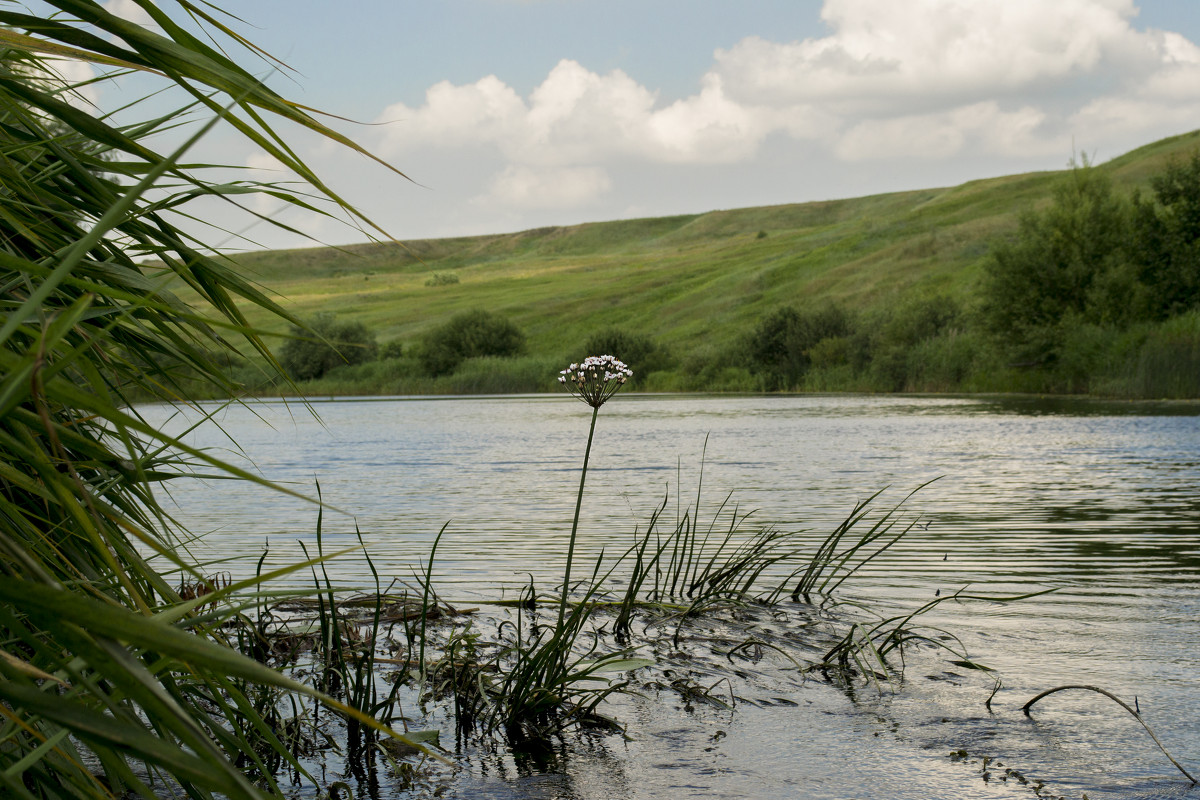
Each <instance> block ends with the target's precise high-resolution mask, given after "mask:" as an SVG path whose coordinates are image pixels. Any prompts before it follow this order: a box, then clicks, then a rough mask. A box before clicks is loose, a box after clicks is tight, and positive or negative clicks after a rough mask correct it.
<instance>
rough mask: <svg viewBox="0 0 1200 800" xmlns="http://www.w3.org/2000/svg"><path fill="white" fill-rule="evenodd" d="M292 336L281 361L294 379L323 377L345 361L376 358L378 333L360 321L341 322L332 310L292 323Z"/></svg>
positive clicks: (355, 362)
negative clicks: (305, 321) (301, 322)
mask: <svg viewBox="0 0 1200 800" xmlns="http://www.w3.org/2000/svg"><path fill="white" fill-rule="evenodd" d="M291 335H292V338H290V339H288V340H287V342H285V343H284V345H283V347H281V348H280V350H279V363H280V365H281V366H282V367H283V368H284V370H286V371H287V374H288V375H289V376H291V377H292V378H293V379H294V380H298V381H310V380H314V379H316V378H320V377H321V376H322V375H324V374H325V373H326V372H328V371H329V370H331V369H333V368H334V367H337V366H341V365H342V364H361V363H363V362H364V361H371V360H372V359H374V358H375V355H376V352H377V349H378V348H377V346H376V344H375V336H374V335H373V334H372V333H371V332H370V331H369V330H367V326H366V325H364V324H363V323H361V322H353V321H351V322H339V321H338V320H337V318H336V317H334V315H333V314H318V315H317V316H316V317H314V318H313V319H312V320H310V321H309V322H308V323H307V324H306V325H304V326H303V327H301V326H293V327H292V330H291Z"/></svg>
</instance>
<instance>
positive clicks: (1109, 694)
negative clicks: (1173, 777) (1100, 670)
mask: <svg viewBox="0 0 1200 800" xmlns="http://www.w3.org/2000/svg"><path fill="white" fill-rule="evenodd" d="M1072 689H1078V690H1082V691H1087V692H1095V693H1096V694H1100V695H1103V696H1104V697H1107V698H1108V699H1109V700H1112V701H1113V702H1114V703H1116V704H1117V705H1119V706H1120V707H1121V708H1123V709H1125V710H1126V711H1128V712H1129V713H1130V714H1131V715H1132V716H1133V718H1134V719H1136V720H1137V721H1138V723H1139V724H1140V725H1141V726H1142V728H1144V729H1145V731H1146V733H1148V734H1150V738H1151V739H1153V740H1154V743H1155V744H1156V745H1158V749H1159V750H1162V752H1163V755H1165V756H1166V757H1167V760H1168V761H1170V762H1171V763H1172V764H1173V765H1174V766H1175V769H1177V770H1179V771H1180V772H1182V773H1183V776H1184V777H1185V778H1187V779H1188V780H1189V781H1191V782H1192V785H1193V786H1195V785H1196V784H1197V783H1200V781H1197V780H1196V779H1195V778H1193V777H1192V776H1191V774H1190V773H1189V772H1188V771H1187V770H1186V769H1184V768H1183V765H1182V764H1180V763H1179V762H1178V761H1176V760H1175V757H1174V756H1172V755H1171V754H1170V753H1169V752H1167V748H1166V747H1165V746H1164V745H1163V743H1162V742H1160V741H1159V740H1158V737H1157V736H1155V735H1154V731H1152V730H1150V726H1149V725H1147V724H1146V720H1144V719H1142V715H1141V714H1140V713H1139V712H1138V709H1137V698H1134V707H1133V708H1130V706H1129V704H1128V703H1126V702H1125V701H1124V700H1122V699H1121V698H1119V697H1117V696H1116V695H1115V694H1113V693H1112V692H1110V691H1108V690H1107V689H1101V688H1100V687H1098V686H1086V685H1078V684H1071V685H1068V686H1055V687H1054V688H1053V689H1047V690H1046V691H1044V692H1039V693H1038V694H1037V695H1036V696H1034V697H1033V698H1032V699H1031V700H1030V701H1029V702H1027V703H1026V704H1025V705H1023V706H1021V711H1022V713H1024V714H1025V716H1027V717H1028V716H1030V714H1029V710H1030V709H1031V708H1033V705H1034V704H1035V703H1037V702H1038V701H1039V700H1041V699H1042V698H1044V697H1048V696H1049V695H1052V694H1055V693H1056V692H1063V691H1067V690H1072Z"/></svg>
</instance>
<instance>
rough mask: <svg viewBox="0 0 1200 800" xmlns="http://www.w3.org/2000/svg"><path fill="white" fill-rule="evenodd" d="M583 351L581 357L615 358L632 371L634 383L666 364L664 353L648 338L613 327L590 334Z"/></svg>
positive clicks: (666, 359) (663, 367)
mask: <svg viewBox="0 0 1200 800" xmlns="http://www.w3.org/2000/svg"><path fill="white" fill-rule="evenodd" d="M583 351H584V352H583V357H586V356H598V355H611V356H616V357H617V358H619V359H621V361H623V362H625V364H626V365H627V366H628V367H629V368H630V369H632V370H633V379H634V380H635V381H636V380H638V379H639V378H641V377H645V375H647V374H648V373H650V372H654V371H655V370H661V369H665V368H666V366H667V362H668V357H667V353H666V351H665V350H664V349H663V348H662V347H660V346H659V345H657V344H656V343H655V342H654V340H653V339H651V338H650V337H649V336H647V335H645V334H642V333H630V332H629V331H626V330H622V329H621V328H615V327H613V328H605V329H604V330H602V331H600V332H599V333H594V334H592V335H591V336H590V337H588V340H587V343H586V344H585V345H584V347H583ZM581 360H582V357H581Z"/></svg>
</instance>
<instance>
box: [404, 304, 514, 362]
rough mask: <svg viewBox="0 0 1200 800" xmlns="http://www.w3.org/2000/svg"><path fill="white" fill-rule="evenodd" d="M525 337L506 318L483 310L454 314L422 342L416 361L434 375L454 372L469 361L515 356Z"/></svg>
mask: <svg viewBox="0 0 1200 800" xmlns="http://www.w3.org/2000/svg"><path fill="white" fill-rule="evenodd" d="M524 349H525V335H524V334H523V333H521V330H520V329H519V328H518V327H517V326H516V325H514V324H513V323H512V322H510V321H509V320H507V319H505V318H504V317H502V316H500V315H498V314H493V313H491V312H488V311H484V310H482V309H475V310H473V311H463V312H462V313H459V314H455V315H454V316H453V317H451V318H450V319H449V321H447V322H446V323H444V324H442V325H440V326H438V327H437V328H434V329H433V330H432V331H430V332H429V333H428V334H426V335H425V337H424V338H423V339H422V340H421V344H420V349H419V351H418V353H417V358H418V360H419V361H420V362H421V366H422V367H423V368H424V369H425V371H426V372H427V373H429V374H430V375H433V376H438V375H445V374H447V373H450V372H453V371H454V370H455V369H456V368H457V367H458V365H459V364H461V363H462V362H463V361H464V360H465V359H468V358H478V357H481V356H500V357H508V356H516V355H520V354H521V353H522V351H524Z"/></svg>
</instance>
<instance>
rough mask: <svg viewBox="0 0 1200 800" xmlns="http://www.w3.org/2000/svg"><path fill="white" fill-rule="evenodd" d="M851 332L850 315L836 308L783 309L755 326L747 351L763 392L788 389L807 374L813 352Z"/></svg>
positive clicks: (829, 306)
mask: <svg viewBox="0 0 1200 800" xmlns="http://www.w3.org/2000/svg"><path fill="white" fill-rule="evenodd" d="M850 330H851V321H850V317H849V315H848V314H847V313H846V312H845V311H844V310H843V309H841V308H839V307H837V306H834V305H828V306H825V307H823V308H820V309H816V310H805V311H803V312H801V311H797V310H796V309H795V308H793V307H792V306H783V307H782V308H778V309H776V310H775V311H773V312H772V313H771V314H769V315H767V316H766V317H765V318H764V319H763V320H762V321H761V322H759V323H758V325H757V326H756V327H755V329H754V331H753V332H752V333H751V334H750V338H749V341H748V342H747V345H746V347H747V350H748V352H749V355H750V360H751V361H752V362H753V364H754V365H755V366H756V367H757V370H758V372H759V373H760V374H761V375H762V376H763V378H764V381H765V382H766V388H768V389H787V388H789V387H792V386H795V385H796V384H797V383H798V382H799V380H800V378H801V377H802V376H803V375H804V373H805V372H806V371H807V370H808V368H809V365H810V364H811V363H812V351H813V349H814V348H817V347H818V346H819V345H820V344H821V342H823V341H824V340H826V339H836V338H839V337H844V336H846V335H847V334H849V333H850Z"/></svg>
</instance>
